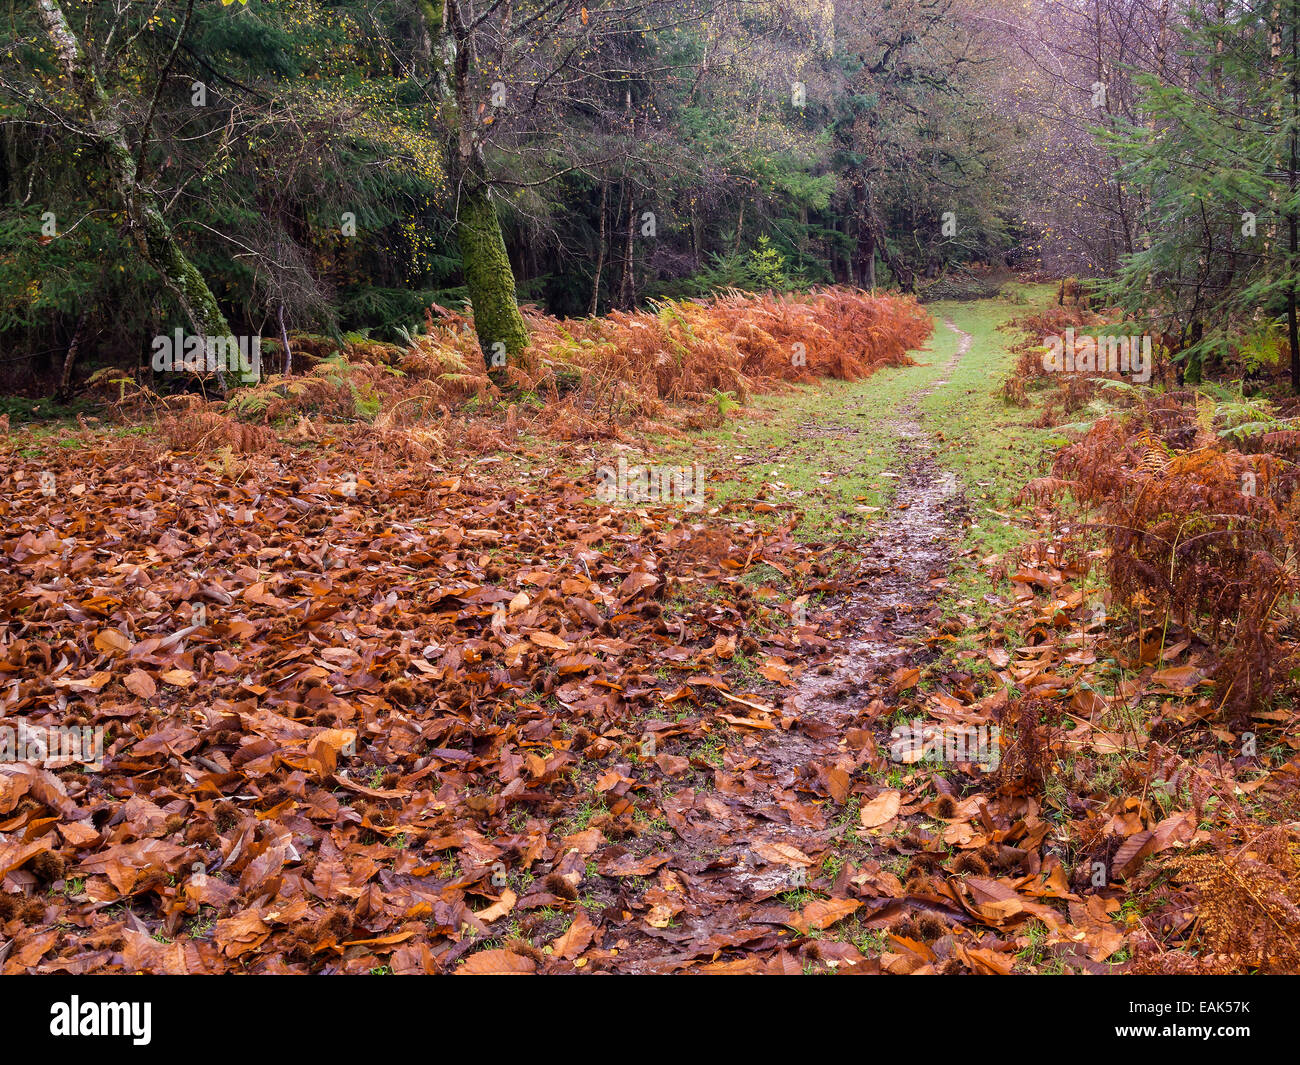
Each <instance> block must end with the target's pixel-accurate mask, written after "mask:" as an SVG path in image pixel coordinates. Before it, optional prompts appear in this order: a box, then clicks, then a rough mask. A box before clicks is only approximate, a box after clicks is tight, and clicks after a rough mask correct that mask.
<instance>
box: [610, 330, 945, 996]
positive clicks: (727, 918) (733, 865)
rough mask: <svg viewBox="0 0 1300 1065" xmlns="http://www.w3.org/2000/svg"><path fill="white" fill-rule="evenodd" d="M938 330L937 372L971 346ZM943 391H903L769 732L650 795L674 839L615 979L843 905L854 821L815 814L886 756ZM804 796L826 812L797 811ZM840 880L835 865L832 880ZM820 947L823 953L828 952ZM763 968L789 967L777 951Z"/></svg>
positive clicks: (932, 560) (940, 480) (746, 940)
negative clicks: (817, 626)
mask: <svg viewBox="0 0 1300 1065" xmlns="http://www.w3.org/2000/svg"><path fill="white" fill-rule="evenodd" d="M944 324H945V325H946V326H947V327H948V328H949V329H951V330H952V331H953V332H955V333H957V334H958V336H959V340H960V343H959V345H958V348H957V350H956V353H955V354H954V355H953V357H952V358H951V359H950V360H949V362H948V363H947V365H946V366H945V367H944V371H945V374H947V373H948V372H950V371H951V370H952V369H954V368H955V367H956V365H957V363H958V362H959V361H960V359H961V358H962V356H964V355H965V354H966V353H967V352H968V351H969V350H970V346H971V337H970V335H969V334H967V333H965V332H963V331H962V330H960V329H958V328H957V327H956V326H955V325H954V324H953V323H952V322H950V321H947V322H945V323H944ZM946 384H947V381H946V379H945V378H941V379H940V380H939V381H936V382H935V383H934V384H933V385H931V386H930V387H929V388H926V389H923V390H919V391H917V392H916V393H914V394H913V395H912V396H911V397H910V398H909V400H908V401H907V402H906V403H905V404H904V405H903V406H902V407H900V408H899V409H898V410H897V412H896V416H895V418H894V419H893V421H892V424H891V429H892V430H893V431H894V432H895V434H896V437H897V439H898V441H899V444H898V453H899V458H898V464H897V467H896V469H895V470H894V471H893V475H894V476H896V477H897V482H896V483H897V491H896V493H895V496H894V499H893V503H892V505H891V507H890V513H889V516H888V517H887V518H886V519H885V520H884V521H883V522H881V523H880V524H879V525H878V526H877V531H876V533H875V535H874V536H873V537H872V539H871V540H870V541H869V542H868V543H867V544H866V545H864V546H863V549H862V557H863V564H862V566H861V569H860V570H859V572H858V573H857V574H856V575H855V577H854V580H853V583H854V585H855V587H854V590H853V592H852V593H851V594H849V595H847V596H845V597H843V598H841V599H840V600H839V601H837V602H835V603H833V604H831V606H830V609H831V611H833V613H834V621H835V623H836V626H837V628H838V632H839V634H840V635H839V637H838V638H833V639H830V640H828V641H827V642H826V646H825V647H824V649H822V650H820V651H815V657H813V658H811V659H810V660H807V661H806V662H805V664H804V665H805V668H804V670H803V672H802V674H801V675H800V677H799V679H798V682H797V684H796V686H795V687H794V688H793V689H792V690H791V694H789V695H788V696H787V697H786V699H785V700H784V703H783V706H782V710H781V716H780V719H779V725H777V726H776V727H773V728H771V729H770V730H754V731H751V730H749V729H745V730H744V732H745V735H746V740H745V741H744V744H743V746H742V747H740V748H735V747H732V748H728V749H727V750H726V752H725V756H724V759H723V764H722V766H721V768H720V769H718V770H717V772H716V774H715V779H714V787H713V788H712V789H708V790H705V789H703V788H698V789H697V788H686V789H684V790H682V791H680V792H678V793H676V794H675V795H671V796H667V795H666V796H664V797H662V799H661V802H662V807H663V809H664V811H665V815H666V817H667V819H668V822H669V826H670V828H671V830H672V832H673V834H674V836H675V837H676V838H675V840H674V841H673V843H672V844H671V845H670V846H671V851H672V854H671V857H669V856H668V855H665V854H662V853H661V854H659V855H658V856H651V860H653V861H658V860H660V859H666V860H665V861H664V862H663V865H662V867H661V868H660V869H659V870H658V872H659V876H658V886H655V887H651V888H650V890H649V891H648V892H647V893H646V896H645V898H644V900H642V901H643V904H644V905H646V906H648V907H649V908H650V913H649V916H648V918H647V920H646V921H645V922H636V923H635V924H631V925H628V926H627V930H628V931H629V932H632V934H633V936H634V938H633V939H631V941H630V942H626V943H625V945H624V947H623V949H622V951H621V952H620V953H621V958H620V959H619V961H618V963H616V966H615V967H616V968H617V969H618V970H619V971H623V972H645V973H654V972H673V971H680V970H682V969H684V968H689V967H694V966H698V965H699V964H701V962H704V963H707V960H708V958H709V957H710V956H711V957H715V958H716V957H717V956H718V955H719V954H721V953H724V952H731V951H736V950H740V951H743V952H746V953H750V954H760V953H764V952H765V951H769V950H772V949H774V948H775V949H779V948H780V947H781V945H782V940H783V939H788V937H789V936H790V935H791V933H790V932H789V930H788V929H787V928H785V927H783V926H784V925H785V924H786V923H787V921H788V919H789V917H790V912H791V905H790V903H791V902H792V901H793V902H795V903H799V902H800V899H801V895H800V893H801V890H802V889H804V888H807V889H809V890H810V891H817V892H829V893H831V894H832V895H833V896H836V897H841V898H842V897H843V896H844V895H845V894H846V891H845V890H844V888H845V885H844V884H838V885H837V884H836V882H835V878H832V877H830V876H827V875H826V874H825V871H824V865H823V862H824V859H825V857H826V856H827V855H830V854H832V853H833V852H837V851H838V852H840V853H841V854H842V853H844V852H845V850H846V849H851V850H852V858H853V860H854V861H855V862H861V861H863V860H864V859H865V860H867V861H868V862H869V861H870V859H871V857H872V855H873V852H874V851H875V849H876V848H875V847H873V845H872V844H869V843H868V844H861V843H858V844H857V845H856V846H853V847H852V848H846V847H845V840H844V837H845V836H846V835H849V834H850V833H851V832H852V830H853V829H854V827H855V825H854V823H853V821H851V820H850V819H849V818H848V817H847V816H841V817H839V818H834V817H833V816H828V814H827V811H828V810H829V811H834V810H835V809H836V808H838V807H839V805H840V804H841V803H843V802H844V801H845V798H846V797H847V795H848V793H849V788H850V785H851V783H852V781H853V779H854V775H855V773H857V772H859V771H860V770H861V769H862V767H863V760H864V758H870V759H875V760H876V761H875V762H874V764H871V765H870V766H869V768H872V769H875V770H882V769H887V764H886V763H884V762H883V760H881V759H882V756H881V755H880V754H879V753H874V752H873V753H871V754H868V753H867V752H868V751H872V750H873V747H874V746H876V745H878V748H879V750H883V751H886V752H887V751H888V736H889V729H890V725H889V724H888V722H887V721H886V720H884V714H883V713H882V711H884V710H885V709H886V703H885V700H887V699H889V697H890V695H891V694H892V693H891V687H890V684H891V677H893V676H896V675H897V674H898V672H899V671H901V670H904V669H905V668H906V667H907V666H908V665H909V664H911V663H910V662H909V659H910V658H911V657H913V656H914V655H915V650H914V649H913V648H911V647H910V646H909V642H910V641H911V640H912V639H913V638H914V637H916V636H918V635H920V634H921V633H922V632H923V631H924V630H925V629H926V627H927V626H928V625H930V624H931V623H933V622H934V621H936V620H937V618H938V609H937V607H936V599H937V597H938V593H939V590H940V589H941V588H942V586H943V584H944V580H943V578H944V574H945V573H946V572H947V569H948V565H949V562H950V559H951V555H952V552H953V545H954V543H955V541H956V540H957V539H958V537H959V535H960V528H961V522H962V518H963V516H964V513H965V503H964V501H963V499H962V497H961V494H960V491H959V488H958V485H957V482H956V479H955V478H954V477H953V476H952V474H951V473H947V472H945V471H944V470H942V469H941V467H940V466H939V465H938V463H937V462H936V460H935V454H934V448H933V446H932V443H931V440H930V437H929V435H928V434H927V432H926V429H925V426H924V418H923V416H922V414H921V413H920V412H919V410H918V402H919V400H920V399H921V398H922V397H924V396H925V395H928V394H929V393H930V392H931V391H933V390H934V389H935V388H939V387H943V386H944V385H946ZM818 620H823V619H821V618H819V619H818ZM823 631H825V626H823ZM734 709H737V710H738V711H740V712H744V709H743V708H742V707H736V708H734ZM871 740H874V741H875V743H874V745H873V744H872V743H871V742H870V741H871ZM817 797H829V798H831V799H832V800H835V801H834V802H832V803H825V802H821V803H818V802H815V801H812V800H814V799H816V798H817ZM850 839H854V840H856V837H853V836H850ZM836 864H841V863H836ZM877 868H878V864H877ZM847 870H848V866H847V864H844V868H843V869H842V870H841V871H840V874H839V879H843V878H844V877H846V876H847V875H848V871H847ZM679 892H680V894H678V893H679ZM790 893H794V894H790ZM857 894H859V896H860V895H861V894H862V892H861V885H860V884H859V885H858V891H857ZM674 896H676V897H674ZM687 899H689V902H687ZM878 901H879V904H880V906H879V909H878V911H876V916H877V917H878V918H879V919H880V920H881V923H882V924H883V923H886V922H887V921H888V920H890V919H892V918H893V917H894V916H896V914H895V912H894V911H895V910H896V909H897V905H896V901H897V900H893V899H890V898H887V897H882V898H880V899H879V900H878ZM891 904H893V905H891ZM816 905H817V904H815V903H814V907H815V906H816ZM871 910H872V907H871V906H870V905H868V906H866V907H864V911H863V912H864V913H866V912H868V911H871ZM886 911H888V912H886ZM860 916H861V914H860ZM864 923H867V924H869V923H870V921H869V920H866V921H864ZM647 925H649V927H648V928H647ZM660 925H662V926H663V927H659V926H660ZM633 929H635V931H634V932H633ZM835 946H836V944H826V945H825V948H824V949H825V950H828V951H830V952H831V953H832V954H833V949H832V948H834V947H835ZM778 957H779V958H782V959H785V960H786V964H787V965H790V964H792V962H791V961H790V960H789V956H788V955H786V954H783V953H782V954H780V955H778ZM719 964H720V965H721V966H725V965H726V963H725V962H724V963H719ZM737 964H738V965H739V964H741V963H737Z"/></svg>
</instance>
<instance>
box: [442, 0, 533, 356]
mask: <svg viewBox="0 0 1300 1065" xmlns="http://www.w3.org/2000/svg"><path fill="white" fill-rule="evenodd" d="M463 3H465V0H447V3H446V6H445V8H444V10H445V12H446V16H447V17H446V20H445V21H446V31H447V33H448V35H449V36H448V40H449V42H450V44H451V46H452V50H453V56H452V77H451V95H452V102H453V104H454V117H455V130H456V162H457V164H458V169H459V173H460V189H461V192H460V204H459V210H458V212H457V216H456V234H457V244H458V245H459V247H460V258H461V265H462V267H463V268H464V271H465V285H466V287H467V288H468V289H469V302H470V306H471V307H472V308H473V310H474V331H475V332H476V333H477V334H478V342H479V347H480V348H482V349H483V358H484V359H485V360H486V361H487V365H488V372H489V373H490V374H491V375H492V376H493V377H497V378H499V377H500V375H501V374H502V372H503V371H504V370H505V367H506V364H507V361H508V359H509V357H510V356H512V355H518V354H519V353H520V352H521V351H523V350H524V347H525V346H526V345H527V343H528V327H527V326H526V325H525V324H524V316H523V315H522V314H520V313H519V301H518V297H517V296H516V293H515V274H514V271H513V270H512V269H511V268H510V257H509V256H508V255H507V254H506V242H505V240H504V239H503V238H502V236H501V219H500V218H499V217H498V216H497V209H496V204H494V203H493V202H492V192H491V186H490V184H489V183H488V182H487V180H486V179H485V176H484V174H485V169H486V167H485V164H484V153H483V143H484V130H485V129H486V128H487V127H486V126H479V125H477V123H478V118H477V116H478V114H479V112H480V111H482V110H483V101H482V100H480V99H478V98H477V97H476V95H475V91H474V89H473V87H472V84H471V83H472V80H473V79H472V77H471V68H472V66H473V63H474V32H475V30H474V27H475V21H474V14H473V11H472V10H471V9H470V8H469V7H468V5H466V8H465V10H462V4H463Z"/></svg>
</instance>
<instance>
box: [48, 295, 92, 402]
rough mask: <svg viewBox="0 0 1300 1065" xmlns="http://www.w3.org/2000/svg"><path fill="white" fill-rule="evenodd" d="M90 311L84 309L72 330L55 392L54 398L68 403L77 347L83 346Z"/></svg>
mask: <svg viewBox="0 0 1300 1065" xmlns="http://www.w3.org/2000/svg"><path fill="white" fill-rule="evenodd" d="M88 315H89V312H87V311H82V312H81V315H80V317H78V318H77V327H76V328H75V329H74V330H73V331H72V343H71V344H69V345H68V353H67V355H65V356H64V357H63V370H62V372H61V373H60V374H59V387H58V389H57V390H56V391H55V393H54V398H55V399H57V400H58V401H59V402H60V403H66V402H67V400H68V397H69V396H70V395H72V370H73V368H74V367H75V366H76V362H77V349H78V348H80V347H81V338H82V334H83V333H84V332H85V331H86V318H87V317H88Z"/></svg>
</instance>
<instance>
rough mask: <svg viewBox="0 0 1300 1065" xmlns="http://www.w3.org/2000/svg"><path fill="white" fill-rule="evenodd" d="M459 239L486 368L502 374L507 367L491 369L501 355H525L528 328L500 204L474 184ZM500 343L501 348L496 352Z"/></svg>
mask: <svg viewBox="0 0 1300 1065" xmlns="http://www.w3.org/2000/svg"><path fill="white" fill-rule="evenodd" d="M456 238H457V243H458V244H459V246H460V257H461V262H462V263H463V265H464V268H465V284H466V286H467V287H468V288H469V302H470V305H471V306H472V307H473V309H474V331H475V332H476V333H477V334H478V343H479V347H480V348H482V350H483V354H484V356H485V357H486V358H487V360H488V368H489V369H490V370H498V371H499V370H501V369H502V368H503V367H501V366H500V365H496V366H494V365H493V356H494V355H495V354H497V353H498V352H502V351H504V353H505V354H506V355H507V356H510V355H518V354H519V353H520V352H521V351H523V350H524V348H525V347H526V346H527V344H528V327H527V325H525V324H524V316H523V315H522V314H520V313H519V301H518V299H517V297H516V294H515V275H514V271H513V270H511V269H510V257H509V256H508V255H507V254H506V244H505V241H504V240H503V239H502V237H501V222H500V220H499V219H498V218H497V209H496V204H494V203H493V202H492V198H491V194H490V192H489V190H488V187H487V185H486V184H484V183H482V182H478V181H476V182H474V184H472V185H470V186H469V187H468V188H467V189H466V190H465V192H464V193H463V194H462V196H461V200H460V213H459V217H458V219H457V223H456ZM498 344H500V345H503V347H501V348H498V347H497V345H498Z"/></svg>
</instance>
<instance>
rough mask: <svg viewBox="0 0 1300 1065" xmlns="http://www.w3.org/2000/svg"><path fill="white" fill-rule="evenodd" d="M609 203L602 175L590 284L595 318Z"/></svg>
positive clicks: (603, 257)
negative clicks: (594, 260) (594, 258)
mask: <svg viewBox="0 0 1300 1065" xmlns="http://www.w3.org/2000/svg"><path fill="white" fill-rule="evenodd" d="M608 201H609V182H608V181H607V180H606V179H605V177H604V176H603V175H602V176H601V179H600V231H599V237H598V238H597V240H596V276H595V277H594V278H593V279H592V282H591V310H590V312H589V313H590V314H591V316H592V317H593V318H594V317H596V311H597V309H598V306H599V303H600V275H601V272H602V271H603V270H604V269H605V211H606V204H607V203H608Z"/></svg>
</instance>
